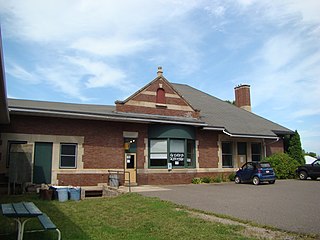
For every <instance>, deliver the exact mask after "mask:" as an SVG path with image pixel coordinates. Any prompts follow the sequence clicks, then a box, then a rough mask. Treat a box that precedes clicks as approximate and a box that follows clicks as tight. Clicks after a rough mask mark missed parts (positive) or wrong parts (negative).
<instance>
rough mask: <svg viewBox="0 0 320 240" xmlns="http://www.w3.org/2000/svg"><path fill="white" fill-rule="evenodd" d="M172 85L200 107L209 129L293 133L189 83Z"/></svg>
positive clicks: (234, 133)
mask: <svg viewBox="0 0 320 240" xmlns="http://www.w3.org/2000/svg"><path fill="white" fill-rule="evenodd" d="M172 86H173V87H174V88H175V89H176V90H177V91H178V92H179V93H180V94H181V95H182V96H183V97H184V98H185V99H187V101H189V102H190V103H191V104H192V106H194V107H195V108H197V109H200V115H201V120H202V121H204V122H205V123H207V124H208V126H207V127H205V128H207V129H209V128H210V127H212V128H224V129H225V132H226V133H227V134H230V135H232V136H237V135H238V136H265V137H276V136H277V135H280V134H281V135H282V134H292V133H293V132H292V131H291V130H290V129H288V128H285V127H283V126H281V125H279V124H276V123H274V122H272V121H269V120H267V119H265V118H262V117H260V116H258V115H256V114H254V113H252V112H248V111H246V110H244V109H241V108H238V107H236V106H234V105H232V104H230V103H228V102H225V101H222V100H220V99H218V98H216V97H213V96H211V95H209V94H207V93H205V92H202V91H200V90H198V89H195V88H193V87H190V86H188V85H184V84H176V83H172Z"/></svg>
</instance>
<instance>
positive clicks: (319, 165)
mask: <svg viewBox="0 0 320 240" xmlns="http://www.w3.org/2000/svg"><path fill="white" fill-rule="evenodd" d="M296 172H297V174H298V176H299V178H300V179H301V180H305V179H307V178H308V177H310V178H311V179H313V180H316V179H317V178H318V177H320V159H317V160H315V161H314V162H313V163H311V164H305V165H303V166H300V167H298V169H297V170H296Z"/></svg>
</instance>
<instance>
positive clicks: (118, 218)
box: [0, 194, 252, 240]
mask: <svg viewBox="0 0 320 240" xmlns="http://www.w3.org/2000/svg"><path fill="white" fill-rule="evenodd" d="M21 201H32V202H34V203H35V204H36V205H37V206H38V207H39V208H40V209H41V210H42V211H43V212H45V213H46V214H47V215H48V216H49V217H50V218H51V219H52V221H53V222H54V223H55V224H56V225H57V226H58V228H59V229H60V230H61V233H62V239H63V240H67V239H77V240H78V239H85V240H88V239H92V240H93V239H139V240H140V239H166V240H168V239H252V238H248V237H244V236H241V234H240V233H239V232H240V231H241V230H242V228H243V227H241V226H232V225H231V226H230V225H222V224H218V223H214V222H210V221H205V220H202V219H199V218H195V217H191V216H190V215H189V214H188V213H187V212H186V211H184V210H182V211H177V205H174V204H172V203H169V202H164V201H161V200H159V199H156V198H147V197H143V196H141V195H138V194H125V195H121V196H118V197H114V198H95V199H86V200H82V201H78V202H74V201H68V202H64V203H61V202H58V201H43V200H40V199H39V198H38V196H36V195H24V196H2V197H0V202H1V203H8V202H21ZM31 229H41V226H40V224H39V222H38V220H37V219H32V220H30V221H29V222H28V223H27V224H26V230H31ZM3 234H8V235H3ZM0 239H8V240H10V239H16V233H15V222H14V221H13V220H12V219H9V218H6V217H4V216H2V215H1V216H0ZM24 239H26V240H28V239H57V234H56V232H55V231H53V232H40V233H25V235H24Z"/></svg>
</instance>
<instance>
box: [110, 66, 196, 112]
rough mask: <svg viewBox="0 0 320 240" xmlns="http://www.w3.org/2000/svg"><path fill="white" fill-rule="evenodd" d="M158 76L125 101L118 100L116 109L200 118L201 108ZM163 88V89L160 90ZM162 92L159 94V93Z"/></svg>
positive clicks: (119, 110) (160, 75) (162, 77)
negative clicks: (198, 108) (192, 103)
mask: <svg viewBox="0 0 320 240" xmlns="http://www.w3.org/2000/svg"><path fill="white" fill-rule="evenodd" d="M160 70H161V71H160V73H159V68H158V76H157V77H156V78H155V79H154V80H152V81H151V82H150V83H148V84H147V85H146V86H144V87H143V88H141V89H140V90H138V91H137V92H135V93H134V94H132V95H131V96H130V97H128V98H127V99H126V100H124V101H116V102H115V103H116V111H118V112H133V113H144V114H155V115H165V116H179V117H181V116H182V117H188V118H190V117H191V118H199V115H200V114H199V110H196V109H195V108H193V106H192V105H191V104H190V103H189V102H188V101H187V100H186V99H185V98H184V97H183V96H182V95H181V94H180V93H179V92H178V91H177V90H176V89H175V88H174V87H173V86H172V85H171V83H170V82H169V81H168V80H167V79H166V78H165V77H164V76H162V68H160ZM159 90H161V91H159ZM159 93H160V94H161V95H160V96H157V94H159Z"/></svg>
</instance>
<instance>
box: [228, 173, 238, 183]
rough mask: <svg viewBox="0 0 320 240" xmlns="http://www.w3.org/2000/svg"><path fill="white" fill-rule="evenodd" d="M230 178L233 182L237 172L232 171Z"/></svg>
mask: <svg viewBox="0 0 320 240" xmlns="http://www.w3.org/2000/svg"><path fill="white" fill-rule="evenodd" d="M228 178H229V180H230V181H231V182H233V181H234V179H235V178H236V173H231V174H230V175H229V177H228Z"/></svg>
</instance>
